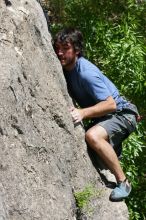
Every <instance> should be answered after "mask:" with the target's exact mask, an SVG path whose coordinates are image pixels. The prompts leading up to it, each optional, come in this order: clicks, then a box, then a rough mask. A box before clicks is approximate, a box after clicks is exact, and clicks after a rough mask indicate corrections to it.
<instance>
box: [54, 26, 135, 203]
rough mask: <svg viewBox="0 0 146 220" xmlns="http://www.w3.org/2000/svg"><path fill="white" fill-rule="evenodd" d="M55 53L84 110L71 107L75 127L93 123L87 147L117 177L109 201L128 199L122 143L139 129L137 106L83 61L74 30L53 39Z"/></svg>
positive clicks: (78, 38) (80, 34) (129, 189)
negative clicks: (120, 159) (89, 120)
mask: <svg viewBox="0 0 146 220" xmlns="http://www.w3.org/2000/svg"><path fill="white" fill-rule="evenodd" d="M54 49H55V52H56V54H57V56H58V58H59V60H60V63H61V65H62V67H63V71H64V75H65V78H66V81H67V86H68V90H69V93H70V95H71V96H72V98H73V99H74V100H75V101H76V102H77V103H78V105H79V106H80V107H81V108H75V107H72V108H71V109H70V113H71V116H72V119H73V121H74V123H79V122H81V121H82V120H83V119H92V126H90V128H89V129H88V130H87V131H86V134H85V139H86V142H87V143H88V145H89V146H90V147H91V148H92V149H93V150H94V151H95V152H96V153H97V154H98V155H99V156H100V158H101V159H102V160H103V162H104V163H105V164H106V165H107V167H108V168H109V169H110V170H111V172H112V173H113V174H114V175H115V177H116V180H117V186H116V188H115V189H113V191H112V192H111V195H110V199H111V200H113V201H118V200H121V199H123V198H126V197H128V196H129V194H130V192H131V185H130V183H129V181H128V180H127V179H126V176H125V174H124V172H123V170H122V168H121V166H120V163H119V160H118V156H119V155H120V153H121V144H122V141H123V140H124V139H125V138H127V137H128V135H129V134H130V133H131V132H132V131H134V130H135V128H136V118H137V115H138V112H137V108H136V106H135V105H133V104H131V103H130V102H128V101H127V100H126V99H125V98H123V97H121V96H120V94H119V91H118V89H117V88H116V86H115V85H114V84H113V83H112V82H111V81H110V80H109V79H108V78H107V77H106V76H105V75H104V74H103V73H102V72H101V71H100V70H99V69H98V68H97V67H96V66H95V65H94V64H92V63H91V62H90V61H88V60H87V59H85V58H84V57H83V37H82V33H81V32H80V31H78V30H76V29H73V28H66V29H64V30H61V31H60V32H59V33H57V35H56V36H55V38H54Z"/></svg>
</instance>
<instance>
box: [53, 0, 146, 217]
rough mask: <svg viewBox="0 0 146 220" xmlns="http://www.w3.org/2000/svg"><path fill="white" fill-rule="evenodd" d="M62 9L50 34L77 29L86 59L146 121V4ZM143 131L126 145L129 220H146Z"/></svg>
mask: <svg viewBox="0 0 146 220" xmlns="http://www.w3.org/2000/svg"><path fill="white" fill-rule="evenodd" d="M52 1H53V0H52ZM138 2H140V3H138ZM60 7H62V9H61V10H62V11H63V13H62V15H61V16H62V17H61V18H60V21H59V22H57V23H53V24H52V33H56V32H57V31H58V30H59V29H61V28H62V27H64V26H75V27H77V28H79V29H80V30H81V31H82V33H83V36H84V40H85V55H86V57H87V58H88V59H89V60H90V61H92V62H93V63H95V64H96V65H97V66H98V67H99V68H100V69H101V70H102V71H103V72H104V73H105V74H106V75H107V76H108V77H109V78H110V79H111V80H112V81H113V82H114V83H115V84H116V86H117V87H118V89H119V90H120V92H121V94H123V95H125V96H126V97H127V98H129V100H131V101H132V102H134V103H136V105H137V107H138V109H139V110H140V113H141V114H142V115H144V116H145V115H146V99H145V97H146V68H145V55H146V36H145V29H146V13H145V11H146V10H145V9H146V1H135V0H120V1H118V0H64V4H62V5H61V6H60ZM145 129H146V121H145V120H144V121H143V122H142V123H141V124H139V126H138V129H137V131H136V132H135V133H133V134H132V135H131V136H130V137H129V138H128V139H127V140H126V141H125V143H124V146H125V147H124V150H123V161H122V165H123V168H124V170H125V172H126V173H127V176H128V178H129V179H130V180H131V182H132V186H133V190H132V193H131V196H130V197H129V198H128V199H127V200H126V202H127V204H128V208H129V212H130V220H144V219H146V205H145V204H146V169H145V167H146V133H145ZM84 196H85V198H86V195H83V197H84ZM82 200H83V199H81V201H82ZM83 203H84V202H83ZM80 205H81V204H80Z"/></svg>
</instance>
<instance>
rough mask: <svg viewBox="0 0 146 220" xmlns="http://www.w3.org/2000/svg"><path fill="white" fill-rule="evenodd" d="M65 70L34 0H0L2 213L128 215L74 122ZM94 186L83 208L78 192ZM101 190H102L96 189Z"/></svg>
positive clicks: (45, 217)
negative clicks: (112, 198)
mask: <svg viewBox="0 0 146 220" xmlns="http://www.w3.org/2000/svg"><path fill="white" fill-rule="evenodd" d="M71 105H72V102H71V99H70V97H69V96H68V93H67V89H66V83H65V80H64V77H63V74H62V69H61V66H60V64H59V61H58V60H57V58H56V55H55V53H54V51H53V48H52V45H51V37H50V34H49V33H48V28H47V23H46V20H45V17H44V14H43V11H42V9H41V7H40V4H39V3H38V2H37V1H35V0H10V1H6V0H0V220H23V219H25V220H35V219H37V220H75V219H91V220H104V219H106V220H108V219H109V220H111V219H112V220H127V219H128V211H127V207H126V205H125V203H124V202H120V203H112V202H110V201H109V199H108V197H109V194H110V190H111V189H108V188H106V187H105V185H104V183H103V182H102V180H101V178H100V176H99V174H98V172H97V170H96V169H95V167H94V166H93V164H92V162H91V159H90V157H89V155H88V153H87V147H86V144H85V142H84V132H83V130H82V128H81V127H80V126H78V127H76V128H74V125H73V123H72V120H71V117H70V114H69V112H68V108H69V107H70V106H71ZM91 184H92V185H93V186H94V187H95V188H96V192H97V191H98V192H99V193H98V194H97V195H94V196H93V195H92V197H91V198H90V201H89V204H88V205H87V207H86V208H84V209H83V210H80V211H79V210H78V208H77V206H76V205H77V201H76V200H75V197H74V193H75V192H78V191H80V190H81V191H82V190H84V189H85V187H87V186H88V185H91ZM95 194H96V193H95Z"/></svg>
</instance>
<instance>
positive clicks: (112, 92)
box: [64, 57, 128, 110]
mask: <svg viewBox="0 0 146 220" xmlns="http://www.w3.org/2000/svg"><path fill="white" fill-rule="evenodd" d="M64 74H65V78H66V81H67V86H68V90H69V93H70V95H71V96H72V98H73V99H75V100H76V102H77V103H78V104H79V105H80V106H81V107H82V108H86V107H91V106H93V105H95V104H97V103H99V102H101V101H104V100H106V99H107V98H108V97H109V96H112V97H113V99H114V100H115V102H116V104H117V110H122V108H123V107H125V106H127V104H128V102H127V101H126V100H125V99H123V97H121V96H120V95H119V91H118V89H117V88H116V86H115V85H114V84H113V83H112V82H111V81H110V80H109V79H108V78H107V77H106V76H105V75H104V74H103V73H102V72H101V71H100V70H99V69H98V68H97V67H96V66H95V65H94V64H92V63H91V62H90V61H88V60H87V59H85V58H83V57H80V58H78V60H77V62H76V64H75V67H74V69H73V70H72V71H64Z"/></svg>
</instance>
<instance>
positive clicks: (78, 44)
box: [53, 27, 83, 57]
mask: <svg viewBox="0 0 146 220" xmlns="http://www.w3.org/2000/svg"><path fill="white" fill-rule="evenodd" d="M53 41H54V42H53V46H54V49H55V44H56V43H57V42H58V43H63V44H64V43H71V44H72V45H73V47H74V49H75V51H77V50H78V51H79V57H80V56H82V55H83V35H82V33H81V32H80V31H78V30H77V29H75V28H71V27H69V28H64V29H63V30H61V31H59V32H58V33H57V34H56V36H55V37H54V40H53Z"/></svg>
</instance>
